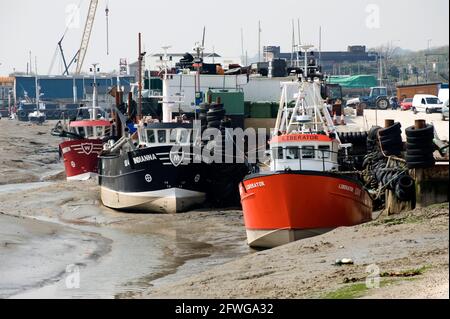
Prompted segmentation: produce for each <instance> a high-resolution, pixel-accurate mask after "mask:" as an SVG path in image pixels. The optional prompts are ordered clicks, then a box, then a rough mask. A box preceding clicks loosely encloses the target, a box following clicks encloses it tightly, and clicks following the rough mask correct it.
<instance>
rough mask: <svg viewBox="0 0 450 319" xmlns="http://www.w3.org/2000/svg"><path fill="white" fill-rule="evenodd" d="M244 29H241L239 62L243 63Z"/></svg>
mask: <svg viewBox="0 0 450 319" xmlns="http://www.w3.org/2000/svg"><path fill="white" fill-rule="evenodd" d="M244 58H245V56H244V29H243V28H241V60H242V61H241V62H242V63H244Z"/></svg>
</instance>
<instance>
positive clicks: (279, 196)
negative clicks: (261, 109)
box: [239, 54, 372, 248]
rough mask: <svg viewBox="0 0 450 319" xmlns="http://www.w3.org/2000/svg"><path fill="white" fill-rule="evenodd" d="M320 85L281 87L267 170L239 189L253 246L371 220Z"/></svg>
mask: <svg viewBox="0 0 450 319" xmlns="http://www.w3.org/2000/svg"><path fill="white" fill-rule="evenodd" d="M305 56H306V54H305ZM305 69H307V67H305ZM308 73H309V72H308ZM292 86H298V93H297V94H296V95H295V98H294V99H293V100H294V101H295V105H294V106H293V104H292V103H291V102H292V100H290V99H289V98H288V96H287V92H288V91H292ZM322 86H323V83H321V81H320V80H318V79H316V80H311V79H308V80H305V79H303V81H300V82H288V83H282V88H283V90H282V96H281V102H280V108H279V111H278V117H277V121H276V126H275V130H274V132H273V136H272V138H271V141H270V151H271V152H270V170H269V171H265V172H260V173H257V174H252V175H249V176H247V177H246V178H245V179H244V181H243V182H242V183H241V184H240V187H239V188H240V189H239V190H240V195H241V203H242V208H243V214H244V222H245V227H246V231H247V239H248V244H249V245H250V246H252V247H263V248H271V247H275V246H279V245H282V244H286V243H289V242H292V241H295V240H299V239H303V238H306V237H310V236H314V235H319V234H322V233H324V232H327V231H329V230H332V229H334V228H336V227H340V226H352V225H357V224H361V223H364V222H367V221H370V220H371V215H372V200H371V198H370V196H369V194H368V192H367V191H366V190H365V188H364V187H363V185H362V183H361V182H360V180H359V178H358V176H357V173H356V172H353V171H343V170H342V169H343V167H342V163H347V162H348V160H349V159H348V157H347V156H346V155H345V154H347V152H346V151H345V148H347V147H351V145H349V144H341V143H340V140H339V137H338V134H337V132H336V129H335V127H334V125H333V120H332V118H331V116H330V114H329V112H328V108H327V105H326V103H325V101H324V100H323V99H322V97H321V92H322V91H323V90H321V89H322ZM288 88H290V90H288Z"/></svg>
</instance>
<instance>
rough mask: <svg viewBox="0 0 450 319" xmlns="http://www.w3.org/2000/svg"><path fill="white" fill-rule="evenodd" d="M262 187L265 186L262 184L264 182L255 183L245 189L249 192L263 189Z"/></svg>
mask: <svg viewBox="0 0 450 319" xmlns="http://www.w3.org/2000/svg"><path fill="white" fill-rule="evenodd" d="M264 186H266V184H264V182H255V183H251V184H248V185H247V186H246V187H245V188H246V189H247V190H251V189H253V188H257V187H264Z"/></svg>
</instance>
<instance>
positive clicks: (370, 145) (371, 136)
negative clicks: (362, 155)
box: [367, 126, 381, 154]
mask: <svg viewBox="0 0 450 319" xmlns="http://www.w3.org/2000/svg"><path fill="white" fill-rule="evenodd" d="M379 130H381V127H379V126H372V127H371V128H370V130H369V133H368V134H367V153H368V154H369V153H372V152H374V151H376V150H377V147H378V143H377V140H378V131H379Z"/></svg>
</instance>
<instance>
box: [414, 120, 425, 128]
mask: <svg viewBox="0 0 450 319" xmlns="http://www.w3.org/2000/svg"><path fill="white" fill-rule="evenodd" d="M426 126H427V122H426V121H425V120H415V121H414V128H415V129H416V130H418V129H421V128H425V127H426Z"/></svg>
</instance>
